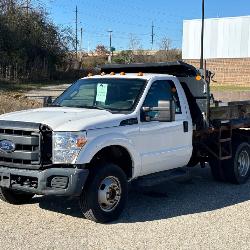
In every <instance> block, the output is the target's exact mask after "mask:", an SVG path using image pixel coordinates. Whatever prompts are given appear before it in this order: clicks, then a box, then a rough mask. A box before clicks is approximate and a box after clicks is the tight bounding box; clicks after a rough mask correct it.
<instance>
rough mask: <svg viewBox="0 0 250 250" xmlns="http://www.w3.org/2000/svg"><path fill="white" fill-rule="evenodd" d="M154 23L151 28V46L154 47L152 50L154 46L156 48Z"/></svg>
mask: <svg viewBox="0 0 250 250" xmlns="http://www.w3.org/2000/svg"><path fill="white" fill-rule="evenodd" d="M154 27H155V26H154V23H153V22H152V26H151V44H152V47H151V49H152V50H153V46H154V35H155V34H154Z"/></svg>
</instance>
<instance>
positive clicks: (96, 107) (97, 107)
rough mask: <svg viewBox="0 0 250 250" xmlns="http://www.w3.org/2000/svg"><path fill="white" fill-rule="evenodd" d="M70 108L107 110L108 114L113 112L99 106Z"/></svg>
mask: <svg viewBox="0 0 250 250" xmlns="http://www.w3.org/2000/svg"><path fill="white" fill-rule="evenodd" d="M70 107H74V108H85V109H99V110H105V111H108V112H111V110H110V109H107V108H103V107H99V106H95V105H94V106H88V105H83V106H70Z"/></svg>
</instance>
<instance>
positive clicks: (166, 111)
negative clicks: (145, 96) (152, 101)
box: [142, 100, 175, 122]
mask: <svg viewBox="0 0 250 250" xmlns="http://www.w3.org/2000/svg"><path fill="white" fill-rule="evenodd" d="M142 110H143V111H144V113H145V120H146V121H159V122H172V121H175V102H174V101H173V100H168V101H162V100H159V101H158V107H143V108H142ZM150 113H151V114H150Z"/></svg>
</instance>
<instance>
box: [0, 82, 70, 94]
mask: <svg viewBox="0 0 250 250" xmlns="http://www.w3.org/2000/svg"><path fill="white" fill-rule="evenodd" d="M65 83H71V81H46V82H29V83H15V82H7V81H0V91H6V92H26V91H29V90H33V89H38V88H41V87H46V86H50V85H61V84H65Z"/></svg>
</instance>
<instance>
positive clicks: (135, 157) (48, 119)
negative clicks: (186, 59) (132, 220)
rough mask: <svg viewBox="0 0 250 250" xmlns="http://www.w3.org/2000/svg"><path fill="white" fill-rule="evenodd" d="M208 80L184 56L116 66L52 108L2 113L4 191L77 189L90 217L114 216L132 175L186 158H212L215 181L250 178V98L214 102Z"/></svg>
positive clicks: (18, 199) (172, 171) (0, 184)
mask: <svg viewBox="0 0 250 250" xmlns="http://www.w3.org/2000/svg"><path fill="white" fill-rule="evenodd" d="M208 73H209V72H208ZM208 78H209V74H208V76H207V77H206V80H204V78H202V77H201V74H200V72H199V71H198V70H197V69H195V68H194V67H193V66H191V65H188V64H186V63H183V62H175V63H156V64H132V65H107V66H104V67H103V68H102V73H101V74H100V75H94V76H88V77H85V78H82V79H80V80H78V81H77V82H75V83H74V84H72V85H71V86H70V87H69V88H68V89H66V91H65V92H64V93H62V94H61V95H60V96H59V97H58V98H56V99H55V100H54V101H53V102H52V103H48V104H47V107H44V108H39V109H32V110H25V111H19V112H13V113H9V114H4V115H1V116H0V198H1V199H2V200H3V201H6V202H9V203H12V204H22V203H26V202H29V201H30V199H31V198H32V197H33V196H34V195H35V194H39V195H61V196H68V197H73V196H75V197H79V202H80V208H81V211H82V213H83V215H84V217H85V218H87V219H90V220H94V221H97V222H108V221H112V220H115V219H117V218H118V217H119V215H120V214H121V212H122V211H123V209H124V207H125V204H126V200H127V196H128V184H129V183H130V182H133V181H137V182H140V181H142V182H143V181H145V180H152V178H150V177H152V176H153V177H154V178H156V179H157V178H159V179H162V177H166V178H165V179H168V178H172V177H174V176H176V175H178V174H177V173H181V171H179V172H178V171H177V170H179V169H182V167H183V166H187V167H194V166H197V164H198V163H200V164H201V166H204V163H206V162H209V164H210V167H211V171H212V175H213V177H214V178H215V180H217V181H226V182H231V183H237V184H242V183H244V182H246V181H247V179H248V177H249V174H250V145H249V138H250V133H249V131H248V129H247V128H249V127H250V103H249V102H234V103H227V104H224V103H220V102H212V100H211V98H210V91H209V81H208V80H207V79H208ZM163 179H164V178H163ZM211 184H212V183H211Z"/></svg>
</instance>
